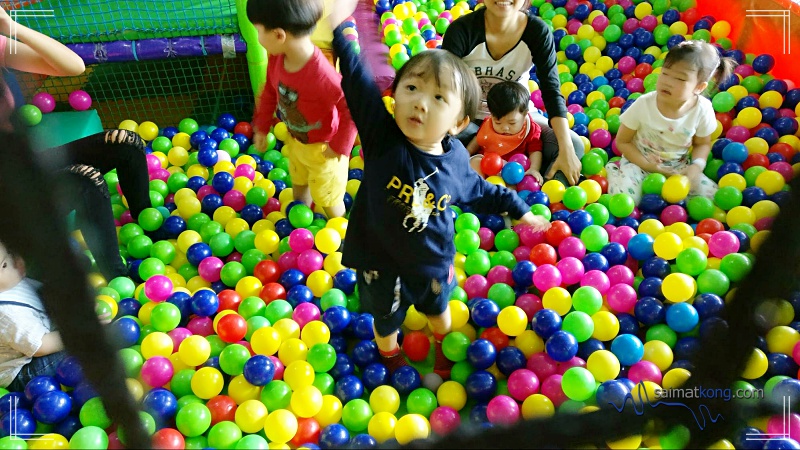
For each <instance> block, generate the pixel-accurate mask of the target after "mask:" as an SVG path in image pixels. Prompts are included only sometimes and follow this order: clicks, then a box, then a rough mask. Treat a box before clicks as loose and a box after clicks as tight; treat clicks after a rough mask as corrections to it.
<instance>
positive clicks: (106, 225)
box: [41, 130, 150, 280]
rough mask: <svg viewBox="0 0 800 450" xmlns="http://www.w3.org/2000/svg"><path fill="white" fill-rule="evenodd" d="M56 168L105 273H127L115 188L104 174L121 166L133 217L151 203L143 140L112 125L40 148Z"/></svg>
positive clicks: (60, 187)
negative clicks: (112, 190) (112, 191)
mask: <svg viewBox="0 0 800 450" xmlns="http://www.w3.org/2000/svg"><path fill="white" fill-rule="evenodd" d="M41 156H42V157H43V159H44V161H43V164H44V165H45V166H47V167H48V168H50V169H51V170H52V171H53V172H54V173H55V185H56V187H57V190H58V192H57V193H56V194H57V195H58V196H59V197H60V201H63V202H64V203H63V204H64V205H65V206H66V207H67V208H66V209H74V210H75V211H76V213H77V224H78V227H79V228H80V229H81V232H82V234H83V237H84V240H85V241H86V245H87V247H89V250H90V251H91V252H92V256H94V259H95V261H96V263H97V267H98V269H99V270H100V272H101V273H102V274H103V276H105V277H106V279H108V280H111V279H112V278H115V277H118V276H124V275H127V274H128V271H127V268H126V266H125V263H124V262H123V261H122V257H121V256H120V254H119V244H118V240H117V233H116V228H115V224H114V213H113V211H112V209H111V202H110V197H111V195H110V193H109V191H108V186H107V185H106V182H105V179H104V178H103V174H105V173H106V172H108V171H111V170H113V169H117V176H118V177H119V184H120V186H121V187H122V192H123V193H124V194H125V198H126V199H127V200H128V205H129V206H130V210H131V216H132V217H133V219H134V220H136V218H137V217H138V216H139V214H140V213H141V212H142V210H144V209H145V208H149V207H150V179H149V175H148V171H147V159H146V157H145V150H144V141H142V138H141V137H139V135H138V134H137V133H134V132H131V131H127V130H111V131H105V132H102V133H97V134H93V135H91V136H87V137H85V138H82V139H78V140H77V141H73V142H70V143H67V144H64V145H61V146H59V147H53V148H51V149H49V150H45V151H44V152H43V153H41Z"/></svg>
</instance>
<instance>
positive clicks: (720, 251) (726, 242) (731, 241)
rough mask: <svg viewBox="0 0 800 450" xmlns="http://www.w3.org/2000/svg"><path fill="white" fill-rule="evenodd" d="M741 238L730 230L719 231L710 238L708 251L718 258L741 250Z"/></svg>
mask: <svg viewBox="0 0 800 450" xmlns="http://www.w3.org/2000/svg"><path fill="white" fill-rule="evenodd" d="M739 246H740V243H739V239H738V238H737V237H736V235H735V234H733V233H731V232H730V231H718V232H716V233H714V234H713V235H712V236H711V238H710V239H709V240H708V251H709V252H710V253H711V255H713V256H716V257H717V258H722V257H724V256H725V255H727V254H729V253H736V252H738V251H739Z"/></svg>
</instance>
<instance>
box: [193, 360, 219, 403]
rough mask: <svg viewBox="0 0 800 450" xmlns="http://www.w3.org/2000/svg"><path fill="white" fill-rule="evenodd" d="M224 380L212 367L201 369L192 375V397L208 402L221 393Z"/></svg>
mask: <svg viewBox="0 0 800 450" xmlns="http://www.w3.org/2000/svg"><path fill="white" fill-rule="evenodd" d="M224 383H225V382H224V378H223V376H222V373H220V371H219V370H217V369H215V368H213V367H201V368H200V369H199V370H198V371H197V372H195V373H194V375H192V381H191V386H192V392H193V393H194V395H196V396H198V397H200V398H202V399H204V400H208V399H210V398H211V397H214V396H216V395H219V393H220V392H222V386H223V385H224Z"/></svg>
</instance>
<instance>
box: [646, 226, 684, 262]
mask: <svg viewBox="0 0 800 450" xmlns="http://www.w3.org/2000/svg"><path fill="white" fill-rule="evenodd" d="M653 250H654V251H655V253H656V255H657V256H658V257H660V258H663V259H666V260H667V261H669V260H672V259H675V258H677V257H678V253H680V252H681V250H683V241H682V240H681V238H680V236H678V235H677V234H675V233H671V232H668V231H667V232H664V233H661V234H659V235H658V236H657V237H656V239H655V242H653Z"/></svg>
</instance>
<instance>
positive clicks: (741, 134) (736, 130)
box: [725, 125, 750, 143]
mask: <svg viewBox="0 0 800 450" xmlns="http://www.w3.org/2000/svg"><path fill="white" fill-rule="evenodd" d="M725 137H726V138H728V139H730V140H732V141H734V142H741V143H744V141H746V140H748V139H750V130H748V129H747V127H743V126H741V125H736V126H734V127H730V128H729V129H728V132H727V133H725Z"/></svg>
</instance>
